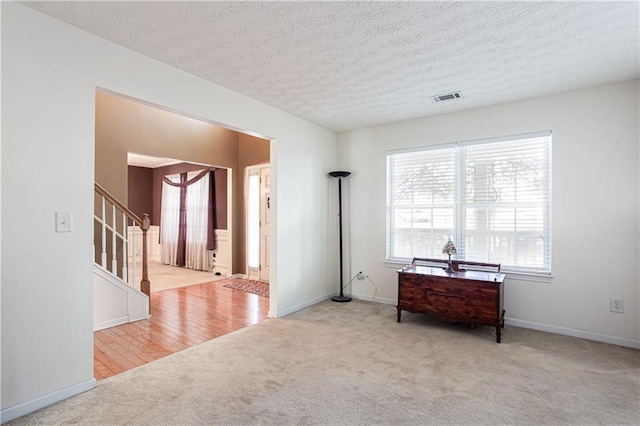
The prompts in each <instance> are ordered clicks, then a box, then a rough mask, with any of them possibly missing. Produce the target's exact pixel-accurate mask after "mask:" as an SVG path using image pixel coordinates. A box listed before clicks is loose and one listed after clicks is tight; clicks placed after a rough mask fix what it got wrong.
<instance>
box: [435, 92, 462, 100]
mask: <svg viewBox="0 0 640 426" xmlns="http://www.w3.org/2000/svg"><path fill="white" fill-rule="evenodd" d="M461 97H462V94H461V93H460V92H451V93H445V94H444V95H436V96H432V97H431V99H433V102H442V101H450V100H453V99H460V98H461Z"/></svg>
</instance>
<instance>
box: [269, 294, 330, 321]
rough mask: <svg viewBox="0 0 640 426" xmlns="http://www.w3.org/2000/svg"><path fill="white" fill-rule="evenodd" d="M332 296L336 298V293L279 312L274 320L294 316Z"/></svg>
mask: <svg viewBox="0 0 640 426" xmlns="http://www.w3.org/2000/svg"><path fill="white" fill-rule="evenodd" d="M336 294H337V293H336ZM332 296H334V293H327V294H325V295H324V296H320V297H316V298H315V299H311V300H308V301H306V302H304V303H301V304H299V305H296V306H292V307H291V308H288V309H284V310H282V311H278V312H277V314H276V317H274V318H282V317H284V316H287V315H290V314H292V313H294V312H297V311H299V310H302V309H304V308H308V307H309V306H313V305H315V304H318V303H320V302H322V301H324V300H327V299H329V298H331V297H332Z"/></svg>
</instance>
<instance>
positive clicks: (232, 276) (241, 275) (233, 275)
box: [227, 274, 247, 279]
mask: <svg viewBox="0 0 640 426" xmlns="http://www.w3.org/2000/svg"><path fill="white" fill-rule="evenodd" d="M227 278H242V279H246V278H247V276H246V275H245V274H232V275H228V276H227Z"/></svg>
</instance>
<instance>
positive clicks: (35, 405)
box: [0, 379, 96, 423]
mask: <svg viewBox="0 0 640 426" xmlns="http://www.w3.org/2000/svg"><path fill="white" fill-rule="evenodd" d="M95 386H96V379H90V380H86V381H84V382H80V383H77V384H75V385H72V386H69V387H67V388H64V389H60V390H57V391H55V392H51V393H50V394H48V395H44V396H41V397H39V398H36V399H32V400H31V401H27V402H23V403H21V404H18V405H14V406H13V407H8V408H4V409H3V410H2V411H1V412H0V421H1V422H2V423H4V422H8V421H10V420H13V419H17V418H18V417H21V416H24V415H25V414H29V413H32V412H34V411H36V410H39V409H41V408H44V407H46V406H48V405H51V404H55V403H56V402H59V401H62V400H63V399H67V398H70V397H72V396H75V395H78V394H81V393H83V392H86V391H88V390H91V389H93V388H94V387H95Z"/></svg>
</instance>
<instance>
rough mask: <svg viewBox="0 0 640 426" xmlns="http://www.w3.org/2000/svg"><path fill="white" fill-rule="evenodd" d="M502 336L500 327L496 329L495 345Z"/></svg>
mask: <svg viewBox="0 0 640 426" xmlns="http://www.w3.org/2000/svg"><path fill="white" fill-rule="evenodd" d="M501 334H502V327H500V326H497V327H496V343H500V337H501V336H500V335H501Z"/></svg>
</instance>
